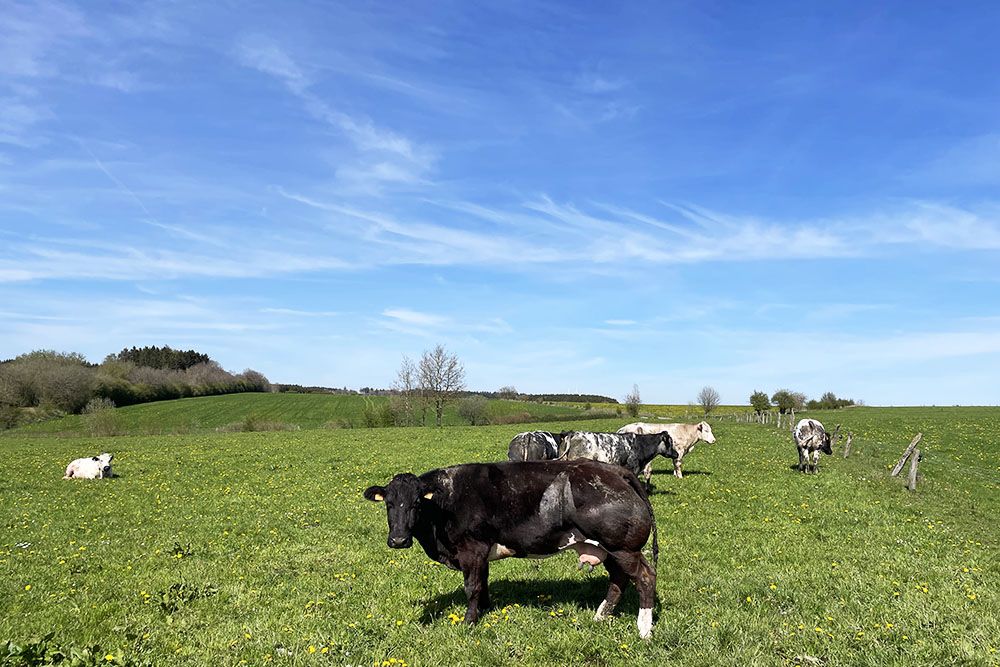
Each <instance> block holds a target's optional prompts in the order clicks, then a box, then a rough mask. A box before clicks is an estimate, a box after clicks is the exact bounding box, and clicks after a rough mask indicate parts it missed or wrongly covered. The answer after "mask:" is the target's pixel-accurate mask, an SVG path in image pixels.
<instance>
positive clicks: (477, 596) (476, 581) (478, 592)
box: [458, 545, 490, 623]
mask: <svg viewBox="0 0 1000 667" xmlns="http://www.w3.org/2000/svg"><path fill="white" fill-rule="evenodd" d="M488 554H489V548H488V547H485V546H483V545H476V546H475V547H473V548H469V549H468V550H466V551H464V552H463V553H459V555H458V563H459V567H460V568H461V570H462V574H464V575H465V597H466V598H468V600H469V606H468V608H467V609H466V610H465V622H466V623H475V622H476V621H478V620H479V614H480V613H481V612H482V610H484V609H486V608H487V607H489V606H490V590H489V574H490V562H489V558H488Z"/></svg>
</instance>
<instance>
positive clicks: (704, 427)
mask: <svg viewBox="0 0 1000 667" xmlns="http://www.w3.org/2000/svg"><path fill="white" fill-rule="evenodd" d="M698 434H699V435H700V436H701V439H702V440H704V441H705V442H707V443H708V444H712V443H713V442H715V434H714V433H712V427H711V426H710V425H709V423H708V422H701V423H699V424H698Z"/></svg>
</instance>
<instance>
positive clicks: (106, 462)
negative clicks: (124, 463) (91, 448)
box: [94, 452, 115, 477]
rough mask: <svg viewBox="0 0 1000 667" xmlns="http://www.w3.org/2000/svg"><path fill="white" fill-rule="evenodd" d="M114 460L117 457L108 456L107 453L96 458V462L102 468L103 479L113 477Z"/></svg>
mask: <svg viewBox="0 0 1000 667" xmlns="http://www.w3.org/2000/svg"><path fill="white" fill-rule="evenodd" d="M113 458H115V455H114V454H108V453H107V452H104V453H103V454H101V455H100V456H95V457H94V460H96V461H97V462H98V464H99V465H100V466H101V477H111V459H113Z"/></svg>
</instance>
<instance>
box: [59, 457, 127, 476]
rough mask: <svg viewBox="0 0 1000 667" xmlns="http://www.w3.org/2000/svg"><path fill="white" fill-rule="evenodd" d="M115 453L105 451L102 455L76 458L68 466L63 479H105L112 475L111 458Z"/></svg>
mask: <svg viewBox="0 0 1000 667" xmlns="http://www.w3.org/2000/svg"><path fill="white" fill-rule="evenodd" d="M113 458H115V456H114V454H108V453H107V452H104V453H103V454H101V455H100V456H91V457H89V458H83V459H76V460H75V461H73V462H72V463H70V464H69V465H68V466H66V475H65V476H64V477H63V479H104V478H105V477H112V474H111V459H113Z"/></svg>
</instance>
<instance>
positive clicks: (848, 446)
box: [844, 433, 854, 459]
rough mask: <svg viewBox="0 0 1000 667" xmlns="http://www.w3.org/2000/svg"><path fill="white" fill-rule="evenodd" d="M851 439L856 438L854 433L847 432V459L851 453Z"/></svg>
mask: <svg viewBox="0 0 1000 667" xmlns="http://www.w3.org/2000/svg"><path fill="white" fill-rule="evenodd" d="M851 440H854V434H853V433H848V434H847V442H846V443H845V444H844V458H845V459H846V458H847V457H848V456H850V455H851Z"/></svg>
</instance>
